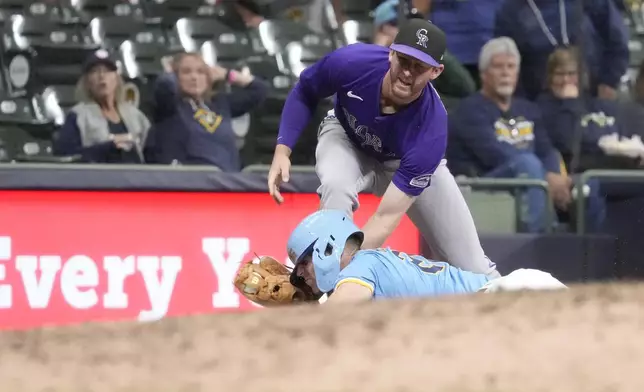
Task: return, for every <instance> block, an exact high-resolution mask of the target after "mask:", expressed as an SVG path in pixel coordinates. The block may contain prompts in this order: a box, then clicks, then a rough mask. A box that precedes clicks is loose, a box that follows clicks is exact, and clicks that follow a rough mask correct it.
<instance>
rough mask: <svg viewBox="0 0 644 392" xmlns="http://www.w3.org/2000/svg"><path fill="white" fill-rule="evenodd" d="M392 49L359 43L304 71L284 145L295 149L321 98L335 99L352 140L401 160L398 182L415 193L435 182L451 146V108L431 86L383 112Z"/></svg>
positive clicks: (285, 123) (282, 134)
mask: <svg viewBox="0 0 644 392" xmlns="http://www.w3.org/2000/svg"><path fill="white" fill-rule="evenodd" d="M388 70H389V49H388V48H385V47H382V46H378V45H372V44H363V43H356V44H352V45H348V46H345V47H342V48H340V49H337V50H335V51H334V52H332V53H329V54H328V55H327V56H325V57H324V58H322V59H321V60H320V61H318V62H317V63H316V64H314V65H312V66H310V67H309V68H307V69H306V70H304V71H303V72H302V74H301V75H300V80H299V81H298V83H297V84H296V85H295V87H294V88H293V90H292V91H291V93H290V94H289V96H288V98H287V100H286V103H285V105H284V110H283V112H282V117H281V122H280V130H279V135H278V138H277V143H278V144H284V145H286V146H288V147H290V148H293V146H294V145H295V143H296V142H297V139H298V138H299V135H300V133H301V132H302V130H303V129H304V128H305V127H306V125H307V124H308V122H309V120H310V119H311V115H312V113H313V111H314V110H315V108H316V106H317V104H318V102H319V100H321V99H324V98H326V97H330V96H332V95H334V94H335V95H336V97H335V116H336V117H337V119H338V120H339V121H340V123H341V124H342V126H343V127H344V129H345V131H346V133H347V135H348V137H349V139H350V140H351V141H352V142H353V143H354V145H355V146H356V147H357V148H358V149H359V150H360V151H362V152H364V153H365V154H367V155H369V156H371V157H373V158H375V159H377V160H378V161H381V162H382V161H387V160H397V159H400V167H399V168H398V170H397V171H396V173H395V174H394V177H393V179H392V181H393V183H394V184H395V185H396V187H398V189H400V190H401V191H403V192H405V193H406V194H408V195H411V196H418V195H420V193H421V192H422V191H423V189H425V188H427V187H428V186H429V184H430V180H431V175H432V174H433V173H434V170H436V168H437V167H438V165H439V163H440V161H441V159H442V158H443V157H444V154H445V149H446V146H447V111H446V110H445V107H444V106H443V103H442V101H441V99H440V97H439V96H438V93H437V92H436V90H435V89H434V87H433V86H432V85H431V84H428V85H427V86H426V87H425V90H424V91H423V94H422V95H421V96H420V97H419V98H418V99H417V100H416V101H414V102H413V103H411V104H410V105H408V106H407V107H405V108H403V109H402V110H399V111H398V112H396V113H394V114H388V115H386V114H382V113H381V110H380V95H381V94H380V92H381V88H382V81H383V79H384V76H385V74H386V73H387V71H388Z"/></svg>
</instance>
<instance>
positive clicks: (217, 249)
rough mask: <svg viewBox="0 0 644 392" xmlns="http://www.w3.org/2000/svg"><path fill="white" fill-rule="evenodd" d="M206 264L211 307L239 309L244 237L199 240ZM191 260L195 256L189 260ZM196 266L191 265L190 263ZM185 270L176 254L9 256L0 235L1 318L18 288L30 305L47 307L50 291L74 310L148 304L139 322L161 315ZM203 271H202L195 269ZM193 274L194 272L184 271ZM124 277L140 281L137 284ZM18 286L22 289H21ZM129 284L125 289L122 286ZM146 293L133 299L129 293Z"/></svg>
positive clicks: (6, 239) (6, 240)
mask: <svg viewBox="0 0 644 392" xmlns="http://www.w3.org/2000/svg"><path fill="white" fill-rule="evenodd" d="M201 244H202V252H203V255H204V260H203V261H204V262H206V261H208V262H209V265H210V267H211V268H208V270H210V271H212V272H213V275H214V276H213V277H214V279H213V285H212V286H213V287H212V288H211V289H210V293H212V306H213V307H214V308H238V307H239V306H240V295H239V294H238V293H237V292H236V290H235V287H234V285H233V279H234V276H235V274H236V273H237V270H238V269H239V266H240V264H241V262H242V260H244V256H246V254H248V253H249V250H250V240H249V239H248V238H203V239H202V240H201ZM191 262H192V263H195V262H199V260H191ZM193 265H194V264H193ZM183 269H184V263H183V258H182V257H181V256H178V255H159V256H151V255H128V256H125V257H123V256H116V255H106V256H102V257H100V258H92V257H90V256H87V255H83V254H76V255H73V256H71V257H69V258H67V259H65V260H63V258H62V257H61V256H56V255H12V239H11V237H0V319H1V314H2V310H3V309H11V308H12V306H14V305H15V301H16V298H17V296H18V295H20V296H21V297H22V296H23V293H18V291H19V290H20V289H22V288H24V297H25V298H26V302H27V304H28V306H29V307H30V308H31V309H46V308H47V307H48V306H50V302H51V300H52V295H56V293H60V296H61V297H62V298H63V299H64V301H65V303H66V305H68V306H69V307H71V308H72V309H77V310H87V309H91V308H94V307H97V306H100V307H102V308H104V309H128V308H130V307H132V305H131V302H149V309H141V310H139V311H138V316H137V318H138V320H140V321H153V320H158V319H160V318H163V317H164V316H165V315H166V314H167V312H168V307H169V306H170V302H171V300H172V297H173V293H174V291H175V286H176V284H177V281H178V280H179V279H180V277H181V273H182V271H183ZM199 270H200V271H204V270H203V269H199ZM186 273H187V275H186V279H188V280H189V279H190V278H191V276H188V274H189V273H192V276H194V273H195V272H194V271H186ZM128 279H134V280H138V281H139V282H141V281H142V284H141V283H139V284H138V285H137V286H136V287H135V288H132V287H133V284H132V283H127V284H126V281H127V282H130V281H129V280H128ZM20 285H22V288H21V287H20ZM126 288H127V289H126ZM137 294H138V297H146V298H145V301H143V300H141V299H140V298H136V299H137V300H138V301H131V298H130V297H131V296H136V295H137Z"/></svg>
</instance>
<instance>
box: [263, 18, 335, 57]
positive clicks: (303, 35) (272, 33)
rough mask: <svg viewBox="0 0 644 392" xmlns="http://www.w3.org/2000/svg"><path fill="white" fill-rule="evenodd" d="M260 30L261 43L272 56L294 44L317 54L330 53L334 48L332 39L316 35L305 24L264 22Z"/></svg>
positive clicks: (281, 21) (287, 21)
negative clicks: (297, 43) (296, 43)
mask: <svg viewBox="0 0 644 392" xmlns="http://www.w3.org/2000/svg"><path fill="white" fill-rule="evenodd" d="M258 30H259V37H260V40H261V43H262V45H263V46H264V48H265V49H266V52H267V53H268V54H270V55H275V54H278V53H282V52H284V51H285V50H286V47H287V46H288V44H290V43H292V42H299V43H301V44H302V45H303V46H304V47H306V48H307V49H309V50H311V51H314V52H317V53H328V52H329V51H331V50H333V48H334V45H333V40H332V39H331V37H329V36H324V35H321V34H317V33H315V32H314V31H313V30H311V29H310V28H309V27H308V26H307V25H306V24H304V23H299V22H293V21H290V20H264V21H263V22H262V23H260V25H259V29H258Z"/></svg>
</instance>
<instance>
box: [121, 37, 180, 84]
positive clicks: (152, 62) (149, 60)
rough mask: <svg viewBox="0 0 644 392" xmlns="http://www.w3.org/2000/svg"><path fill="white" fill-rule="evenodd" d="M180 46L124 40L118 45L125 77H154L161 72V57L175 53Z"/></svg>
mask: <svg viewBox="0 0 644 392" xmlns="http://www.w3.org/2000/svg"><path fill="white" fill-rule="evenodd" d="M180 51H181V48H172V47H170V46H167V45H164V44H162V43H158V42H152V43H139V42H133V41H131V40H126V41H124V42H123V43H122V44H121V45H120V47H119V57H120V59H121V60H122V62H123V76H124V77H125V78H126V79H154V78H156V76H157V75H158V74H160V73H162V72H163V68H162V66H161V59H162V58H163V57H164V56H169V55H173V54H176V53H178V52H180Z"/></svg>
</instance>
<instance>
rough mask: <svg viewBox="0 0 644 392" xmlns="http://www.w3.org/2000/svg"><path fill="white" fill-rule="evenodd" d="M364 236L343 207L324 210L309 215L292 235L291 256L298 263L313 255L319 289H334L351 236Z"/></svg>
mask: <svg viewBox="0 0 644 392" xmlns="http://www.w3.org/2000/svg"><path fill="white" fill-rule="evenodd" d="M354 234H358V235H360V236H361V237H362V236H363V234H362V231H361V230H360V229H359V228H358V226H356V225H355V224H354V223H353V221H352V220H351V218H349V217H348V216H347V215H346V214H345V213H344V212H342V211H340V210H320V211H316V212H314V213H312V214H311V215H309V216H307V217H306V218H304V220H302V222H300V224H299V225H297V227H296V228H295V230H293V232H292V233H291V236H290V237H289V238H288V242H287V248H288V255H289V257H290V258H291V261H292V262H293V264H295V265H297V264H298V263H299V262H301V261H302V259H303V258H304V256H306V255H307V254H311V256H312V259H313V270H314V271H315V280H316V282H317V285H318V288H319V289H320V291H322V292H324V293H328V292H329V291H331V290H333V287H334V285H335V281H336V279H337V278H338V275H339V274H340V257H341V256H342V252H343V251H344V246H345V244H346V242H347V239H348V238H349V237H351V236H352V235H354Z"/></svg>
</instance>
